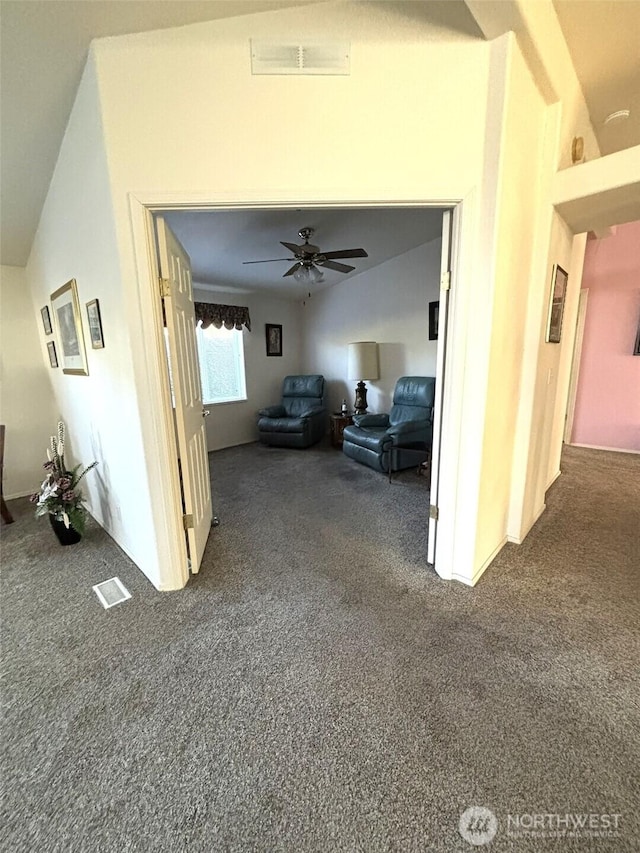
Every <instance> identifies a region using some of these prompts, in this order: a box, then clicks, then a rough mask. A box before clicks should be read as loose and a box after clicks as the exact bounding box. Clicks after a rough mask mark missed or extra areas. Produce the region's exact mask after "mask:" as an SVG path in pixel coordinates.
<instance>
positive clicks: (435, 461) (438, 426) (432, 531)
mask: <svg viewBox="0 0 640 853" xmlns="http://www.w3.org/2000/svg"><path fill="white" fill-rule="evenodd" d="M451 218H452V217H451V211H450V210H445V212H444V213H443V215H442V255H441V257H440V305H439V308H438V344H437V349H436V389H435V399H434V403H433V446H432V450H431V491H430V495H429V501H430V504H431V505H430V507H429V541H428V544H427V561H428V562H429V563H432V564H435V561H436V535H437V527H438V487H439V479H440V444H441V439H442V401H443V389H444V371H445V350H446V344H447V314H448V310H449V289H450V286H451Z"/></svg>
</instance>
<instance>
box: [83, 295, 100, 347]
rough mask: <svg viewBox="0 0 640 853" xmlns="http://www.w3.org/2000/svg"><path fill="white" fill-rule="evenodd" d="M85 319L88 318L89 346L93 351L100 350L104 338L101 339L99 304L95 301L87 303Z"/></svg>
mask: <svg viewBox="0 0 640 853" xmlns="http://www.w3.org/2000/svg"><path fill="white" fill-rule="evenodd" d="M87 317H88V318H89V336H90V338H91V346H92V347H93V348H94V349H102V348H103V346H104V338H103V337H102V319H101V318H100V303H99V301H98V300H97V299H92V300H91V302H87Z"/></svg>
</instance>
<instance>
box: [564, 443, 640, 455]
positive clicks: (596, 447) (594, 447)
mask: <svg viewBox="0 0 640 853" xmlns="http://www.w3.org/2000/svg"><path fill="white" fill-rule="evenodd" d="M569 447H586V448H587V450H607V451H609V452H610V453H636V454H640V450H627V449H626V448H624V447H600V445H598V444H574V443H572V444H570V445H569Z"/></svg>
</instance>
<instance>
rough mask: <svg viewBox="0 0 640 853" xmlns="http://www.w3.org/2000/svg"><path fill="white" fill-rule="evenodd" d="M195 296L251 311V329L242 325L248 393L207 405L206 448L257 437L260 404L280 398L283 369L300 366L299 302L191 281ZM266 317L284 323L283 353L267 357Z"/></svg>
mask: <svg viewBox="0 0 640 853" xmlns="http://www.w3.org/2000/svg"><path fill="white" fill-rule="evenodd" d="M194 299H195V300H196V301H197V302H219V303H222V304H223V305H246V306H247V307H248V308H249V316H250V317H251V331H250V332H249V331H247V329H243V332H242V337H243V344H244V363H245V375H246V381H247V399H246V400H244V401H242V402H237V403H218V404H217V405H208V406H207V408H208V409H209V411H210V415H209V417H208V418H207V419H206V421H205V423H206V427H207V444H208V447H209V450H220V449H221V448H223V447H233V446H235V445H237V444H246V443H247V442H250V441H257V439H258V429H257V412H258V409H261V408H263V407H264V406H271V405H273V404H275V403H278V402H280V399H281V397H282V380H283V379H284V377H285V376H287V374H289V373H302V372H303V371H302V350H301V327H300V326H301V321H302V315H301V304H300V303H299V302H293V301H292V300H287V299H276V298H275V297H273V296H264V295H262V294H259V293H246V294H244V293H233V292H216V293H213V292H212V291H210V290H204V289H201V288H198V284H197V282H196V283H194ZM265 323H278V324H281V325H282V357H279V356H270V357H267V354H266V341H265Z"/></svg>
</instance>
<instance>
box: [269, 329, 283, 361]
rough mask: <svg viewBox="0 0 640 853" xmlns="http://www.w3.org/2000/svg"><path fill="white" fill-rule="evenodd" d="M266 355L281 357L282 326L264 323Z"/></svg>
mask: <svg viewBox="0 0 640 853" xmlns="http://www.w3.org/2000/svg"><path fill="white" fill-rule="evenodd" d="M265 330H266V337H267V355H282V326H278V325H276V324H274V323H265Z"/></svg>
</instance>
